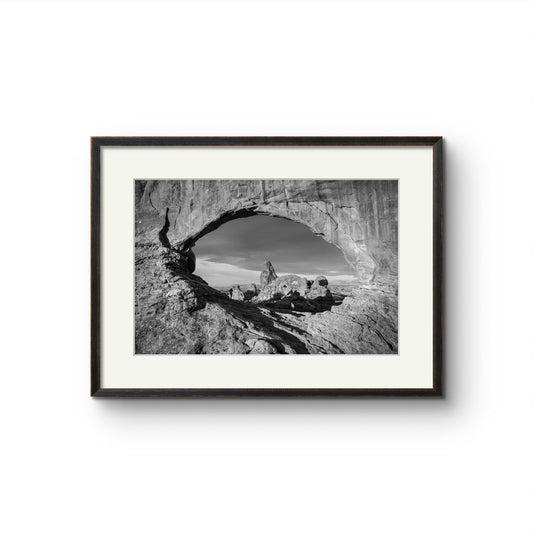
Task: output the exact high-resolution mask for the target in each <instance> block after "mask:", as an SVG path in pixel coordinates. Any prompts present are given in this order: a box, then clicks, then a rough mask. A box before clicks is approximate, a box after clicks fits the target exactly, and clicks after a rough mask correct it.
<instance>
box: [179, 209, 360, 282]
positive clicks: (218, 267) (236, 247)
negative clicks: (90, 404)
mask: <svg viewBox="0 0 533 533" xmlns="http://www.w3.org/2000/svg"><path fill="white" fill-rule="evenodd" d="M183 245H185V246H194V253H195V255H196V271H195V273H196V274H197V275H198V276H200V277H201V278H203V279H205V281H207V283H208V284H209V285H211V286H213V287H216V288H220V289H222V288H225V289H227V288H228V287H229V286H232V285H239V284H240V285H243V286H247V285H250V284H257V285H258V286H259V285H260V276H261V271H262V270H263V269H264V268H265V263H266V262H267V261H270V262H271V263H272V265H273V266H274V269H275V272H276V273H277V275H278V276H285V275H288V274H293V275H296V276H301V277H304V278H306V279H308V280H309V281H313V280H314V279H315V278H317V277H319V276H325V277H326V278H328V279H329V280H330V282H331V283H335V284H337V285H351V284H353V283H354V281H355V272H354V270H353V267H352V265H350V264H349V263H348V262H347V261H346V258H345V257H344V255H343V253H342V251H341V250H340V249H339V248H338V247H337V246H335V245H333V244H331V243H329V242H327V241H326V240H325V239H324V238H322V236H321V235H317V234H316V233H315V232H313V231H312V229H311V228H309V226H307V225H306V224H303V223H301V222H297V221H294V220H292V219H290V218H288V217H281V216H272V215H268V214H266V213H262V212H261V211H259V210H245V209H242V210H239V211H236V212H231V213H225V214H224V216H222V217H220V218H219V219H217V220H216V221H213V222H212V223H210V224H208V225H207V226H206V227H205V228H203V229H202V231H201V232H199V233H198V234H197V235H195V236H194V237H193V238H191V239H190V240H189V242H185V243H183Z"/></svg>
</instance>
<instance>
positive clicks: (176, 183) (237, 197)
mask: <svg viewBox="0 0 533 533" xmlns="http://www.w3.org/2000/svg"><path fill="white" fill-rule="evenodd" d="M136 183H137V185H136V186H137V190H136V200H137V206H136V213H137V215H136V216H137V219H136V234H137V238H138V239H139V241H142V242H144V243H154V242H157V240H158V233H159V231H160V230H161V227H162V226H163V223H164V217H165V213H166V210H167V208H168V209H169V230H168V238H169V241H170V243H171V244H172V245H177V246H178V247H183V249H188V248H190V246H193V245H194V243H195V242H196V240H197V239H199V238H200V237H202V236H203V235H205V234H207V233H209V232H210V231H213V230H214V229H216V228H217V227H219V226H220V225H221V224H223V223H225V222H227V221H229V220H233V219H235V218H240V217H245V216H251V215H254V214H263V215H271V216H278V217H282V218H287V219H289V220H294V221H295V222H299V223H301V224H304V225H306V226H307V227H308V228H310V229H311V231H313V232H314V233H315V234H316V235H319V236H321V237H322V238H323V239H325V240H326V241H328V242H330V243H332V244H334V245H335V246H337V247H339V248H340V249H341V250H342V252H343V254H344V257H345V258H346V260H347V262H348V263H349V264H350V265H351V266H352V267H353V269H354V272H355V275H356V276H357V277H358V279H359V280H361V281H365V282H367V281H372V280H373V279H375V278H376V277H379V276H381V275H388V274H393V275H394V274H397V255H398V254H397V248H398V222H397V220H398V194H397V190H398V184H397V181H394V180H384V181H381V180H368V181H364V180H334V181H333V180H331V181H329V180H278V179H273V180H150V181H138V182H136Z"/></svg>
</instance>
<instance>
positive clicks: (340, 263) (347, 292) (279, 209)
mask: <svg viewBox="0 0 533 533" xmlns="http://www.w3.org/2000/svg"><path fill="white" fill-rule="evenodd" d="M134 187H135V191H134V193H135V221H134V223H135V276H134V279H135V354H143V355H148V354H153V355H157V354H160V355H163V354H165V355H170V354H174V355H180V354H213V355H214V354H242V355H246V354H251V355H254V354H269V355H270V354H272V355H275V354H287V355H288V354H294V355H313V354H322V355H326V354H347V355H354V356H355V355H365V354H373V355H379V354H388V355H391V354H392V355H398V354H399V351H398V344H399V339H398V311H399V310H398V290H399V281H398V280H399V277H398V233H399V228H398V180H395V179H391V180H382V179H381V180H376V179H374V180H371V179H369V180H354V179H330V180H329V179H328V180H325V179H286V178H275V179H248V180H243V179H179V180H177V179H176V180H173V179H165V180H162V179H157V180H150V179H146V180H135V181H134Z"/></svg>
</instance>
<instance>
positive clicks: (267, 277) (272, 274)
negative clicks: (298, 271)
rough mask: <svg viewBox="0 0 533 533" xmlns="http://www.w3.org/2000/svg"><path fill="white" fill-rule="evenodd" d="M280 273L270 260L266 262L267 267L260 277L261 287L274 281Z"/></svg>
mask: <svg viewBox="0 0 533 533" xmlns="http://www.w3.org/2000/svg"><path fill="white" fill-rule="evenodd" d="M277 277H278V275H277V274H276V271H275V270H274V267H273V266H272V263H271V262H270V261H267V262H266V263H265V269H264V270H263V271H262V272H261V275H260V277H259V282H260V287H261V288H263V287H264V286H265V285H268V284H269V283H270V282H271V281H274V280H275V279H276V278H277Z"/></svg>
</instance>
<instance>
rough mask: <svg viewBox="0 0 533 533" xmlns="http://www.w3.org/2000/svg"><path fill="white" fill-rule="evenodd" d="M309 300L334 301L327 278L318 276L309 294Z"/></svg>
mask: <svg viewBox="0 0 533 533" xmlns="http://www.w3.org/2000/svg"><path fill="white" fill-rule="evenodd" d="M307 298H309V299H310V300H316V299H318V298H320V299H325V300H331V299H333V296H332V295H331V292H330V291H329V289H328V280H327V278H326V277H325V276H318V277H317V278H316V279H315V281H313V284H312V285H311V287H310V289H309V291H308V292H307Z"/></svg>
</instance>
